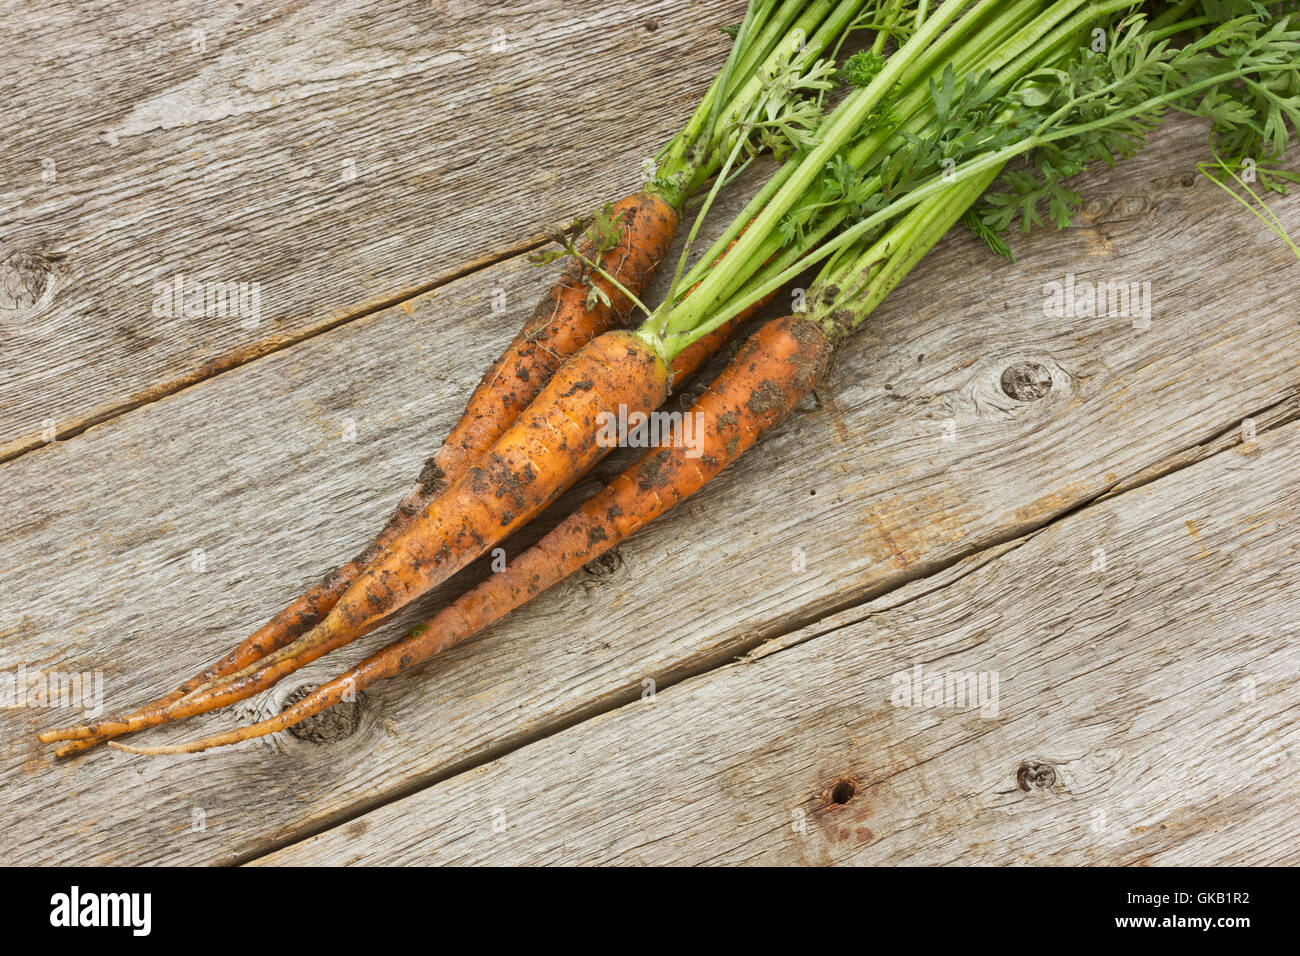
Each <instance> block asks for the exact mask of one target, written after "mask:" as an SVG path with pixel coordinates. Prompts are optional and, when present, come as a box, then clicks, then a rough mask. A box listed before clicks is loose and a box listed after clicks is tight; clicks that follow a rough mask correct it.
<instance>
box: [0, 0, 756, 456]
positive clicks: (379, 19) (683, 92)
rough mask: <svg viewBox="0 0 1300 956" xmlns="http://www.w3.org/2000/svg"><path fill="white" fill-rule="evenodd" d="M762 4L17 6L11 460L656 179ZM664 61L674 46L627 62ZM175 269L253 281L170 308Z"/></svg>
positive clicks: (2, 412) (4, 335) (9, 315)
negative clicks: (671, 144) (746, 19)
mask: <svg viewBox="0 0 1300 956" xmlns="http://www.w3.org/2000/svg"><path fill="white" fill-rule="evenodd" d="M151 8H152V9H151ZM743 8H744V4H743V2H742V0H709V2H708V3H703V4H702V3H693V4H683V3H677V2H672V0H646V2H642V3H637V4H632V5H628V4H582V5H575V4H569V3H560V2H556V0H512V2H510V3H504V2H488V0H451V2H450V3H448V2H437V3H427V2H423V0H405V2H399V3H391V2H389V3H377V2H373V0H366V2H357V0H348V2H330V3H301V2H292V3H288V2H268V3H257V2H249V3H247V4H241V5H238V6H232V5H223V6H222V7H221V8H219V9H218V8H215V7H213V6H212V5H211V4H207V3H194V2H189V3H186V4H183V5H174V4H170V3H167V4H163V3H153V4H146V5H144V6H141V5H140V4H135V5H133V6H132V7H131V8H130V9H129V12H127V11H123V10H120V9H118V8H117V7H115V6H113V5H99V6H94V7H86V6H85V5H84V4H83V5H75V6H71V7H68V8H66V9H58V10H54V11H49V10H48V9H47V8H46V7H42V10H41V13H40V14H39V15H33V16H31V17H29V18H16V22H14V23H13V24H11V26H13V27H14V28H15V29H13V30H6V31H5V32H4V34H3V35H0V59H2V60H3V61H4V63H5V64H6V67H7V68H6V70H5V74H4V76H3V77H0V104H3V105H0V116H2V117H3V120H4V127H5V130H6V141H7V143H8V144H9V147H10V148H6V149H5V151H4V153H3V154H0V459H3V458H5V457H9V456H12V455H14V454H17V453H19V452H21V451H24V450H27V449H30V448H33V447H36V446H37V445H38V444H39V443H40V441H41V437H40V436H41V435H42V433H43V430H44V429H46V428H50V427H53V428H57V429H58V433H59V434H60V435H62V436H67V435H70V434H73V433H75V432H76V431H78V430H80V429H82V428H84V427H85V426H86V425H88V424H90V423H94V422H97V421H102V420H104V419H106V418H108V417H110V416H112V415H114V414H118V413H120V412H121V411H122V410H124V409H127V408H131V407H135V406H137V405H139V404H141V403H143V402H147V401H151V400H153V399H156V398H158V397H159V396H161V395H164V394H169V393H171V392H174V391H175V390H176V389H178V388H180V387H183V386H184V385H187V384H190V383H193V382H195V381H198V380H201V379H203V378H205V377H207V376H209V375H212V374H213V373H215V372H218V371H220V370H223V369H226V368H230V367H232V366H235V365H238V364H240V363H242V362H245V361H247V360H249V359H250V358H252V357H254V356H257V355H260V354H264V353H266V352H267V351H269V350H272V349H275V348H279V347H282V346H283V345H285V344H286V343H288V342H292V341H295V340H298V339H300V338H302V337H304V336H307V335H311V334H314V333H315V332H318V331H320V330H322V329H324V328H328V327H330V326H331V325H334V324H337V323H339V322H342V321H346V320H347V319H349V318H352V317H355V316H358V315H361V314H364V313H366V312H367V311H372V310H374V309H376V308H378V307H379V306H381V305H383V304H390V303H392V302H395V301H397V300H398V299H400V298H405V297H409V296H411V295H413V294H415V293H416V292H418V291H420V290H422V289H428V288H431V287H433V286H434V285H437V284H440V283H443V282H446V281H447V280H448V279H449V278H451V277H454V276H456V275H460V274H463V273H464V272H465V271H466V269H467V268H469V267H471V266H472V265H473V264H475V263H480V264H481V263H482V262H484V261H491V260H494V259H497V258H500V257H501V256H503V255H505V254H509V253H510V252H512V251H513V252H517V251H518V250H519V249H520V248H523V247H526V246H528V245H529V244H536V242H537V241H538V237H539V236H540V234H541V232H542V230H543V229H544V228H545V227H546V226H547V225H549V224H552V223H555V222H560V221H568V220H569V219H571V218H572V217H573V216H575V215H578V214H582V213H585V212H587V211H589V210H590V209H592V208H593V207H594V206H595V205H596V204H597V203H598V202H603V201H605V200H608V199H613V198H617V197H618V196H621V195H624V194H625V193H627V192H629V191H631V190H633V189H635V188H636V186H637V184H638V183H639V182H640V180H641V177H642V170H641V164H642V162H643V161H644V160H645V159H646V157H648V156H649V155H651V154H652V153H653V152H654V151H655V150H656V149H657V148H658V147H659V146H660V145H661V144H662V142H663V141H665V140H666V139H667V138H668V137H670V136H671V135H672V134H673V133H674V132H675V131H676V130H677V129H678V128H680V126H681V125H682V123H684V122H685V120H686V118H687V117H688V116H689V115H690V112H691V110H692V109H693V107H694V104H695V103H696V102H697V101H698V99H699V97H700V95H702V93H703V91H704V90H705V89H706V88H707V86H708V83H709V81H710V79H711V78H712V76H713V75H714V74H715V73H716V71H717V69H718V67H719V66H720V65H721V62H722V60H723V58H724V57H725V50H726V44H727V40H726V38H725V37H724V36H722V35H721V34H720V33H719V32H718V29H717V28H718V27H719V26H720V25H722V24H726V23H730V22H733V21H734V20H735V19H737V18H738V16H739V12H740V11H742V10H743ZM11 19H15V18H11ZM196 30H198V31H202V38H201V41H200V38H199V37H198V36H197V34H195V33H194V32H193V31H196ZM52 38H53V39H52ZM647 62H655V63H671V64H672V69H670V70H665V69H629V64H637V63H647ZM47 163H52V164H53V165H52V166H47V165H46V164H47ZM51 177H52V179H51ZM177 276H180V277H182V281H183V282H184V281H195V282H223V283H225V282H233V283H246V284H247V285H246V286H245V291H246V293H247V298H246V300H245V301H244V304H243V308H242V309H240V310H238V311H237V312H236V311H234V310H232V312H231V314H229V315H224V314H222V315H205V316H204V317H201V318H185V317H184V316H182V315H180V314H172V315H159V314H156V313H155V310H154V307H155V304H157V305H158V311H159V312H165V305H166V303H165V302H159V301H158V300H159V296H160V292H159V290H158V289H156V288H155V286H157V285H158V284H159V283H161V284H162V286H161V287H160V288H165V287H166V284H167V283H168V282H172V281H174V280H175V277H177ZM252 283H257V284H258V285H257V290H258V295H257V301H256V302H254V301H253V299H252V295H251V293H252V288H253V287H252Z"/></svg>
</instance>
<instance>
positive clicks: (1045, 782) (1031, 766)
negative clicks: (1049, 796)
mask: <svg viewBox="0 0 1300 956" xmlns="http://www.w3.org/2000/svg"><path fill="white" fill-rule="evenodd" d="M1016 786H1018V787H1019V788H1020V789H1021V790H1023V791H1025V793H1028V792H1029V791H1030V790H1048V789H1051V788H1052V787H1054V786H1056V768H1055V767H1053V766H1052V765H1051V764H1050V763H1043V762H1042V761H1040V760H1025V761H1023V762H1022V763H1021V764H1020V766H1019V767H1017V768H1016Z"/></svg>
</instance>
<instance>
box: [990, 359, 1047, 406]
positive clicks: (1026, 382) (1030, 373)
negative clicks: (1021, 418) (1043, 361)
mask: <svg viewBox="0 0 1300 956" xmlns="http://www.w3.org/2000/svg"><path fill="white" fill-rule="evenodd" d="M1051 390H1052V373H1051V372H1049V371H1048V370H1047V367H1046V366H1043V365H1039V364H1038V363H1037V362H1017V363H1016V364H1015V365H1012V366H1011V367H1010V368H1008V369H1007V370H1006V371H1005V372H1003V373H1002V391H1003V392H1005V393H1006V394H1007V395H1009V396H1011V397H1012V398H1014V399H1015V400H1016V401H1018V402H1036V401H1038V400H1039V399H1040V398H1042V397H1043V396H1044V395H1046V394H1047V393H1048V392H1050V391H1051Z"/></svg>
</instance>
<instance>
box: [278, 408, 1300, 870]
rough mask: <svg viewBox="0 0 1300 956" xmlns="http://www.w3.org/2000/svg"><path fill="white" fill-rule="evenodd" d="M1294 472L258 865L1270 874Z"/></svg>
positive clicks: (652, 708)
mask: <svg viewBox="0 0 1300 956" xmlns="http://www.w3.org/2000/svg"><path fill="white" fill-rule="evenodd" d="M1297 471H1300V423H1294V422H1293V423H1291V424H1289V425H1287V426H1285V427H1284V428H1282V429H1279V430H1275V431H1269V432H1266V433H1265V434H1263V435H1260V436H1259V437H1258V438H1257V439H1256V440H1255V441H1252V442H1249V443H1247V444H1243V445H1239V446H1237V447H1235V448H1233V449H1231V450H1227V451H1223V452H1220V453H1219V454H1217V455H1215V456H1213V457H1211V458H1210V459H1208V460H1206V461H1203V462H1200V463H1198V464H1196V465H1193V466H1191V467H1188V468H1185V469H1182V470H1179V471H1177V472H1175V473H1173V474H1171V475H1168V476H1166V477H1164V478H1161V479H1159V480H1157V481H1155V482H1154V483H1151V484H1148V485H1146V486H1143V487H1141V488H1138V489H1135V490H1131V491H1129V492H1127V493H1125V494H1122V495H1119V496H1116V497H1114V498H1111V499H1108V500H1106V501H1104V502H1099V503H1097V504H1094V505H1092V506H1089V507H1087V508H1085V509H1083V510H1082V511H1079V512H1077V513H1076V514H1073V515H1071V516H1069V517H1068V518H1065V519H1063V520H1061V521H1058V522H1055V523H1053V524H1052V525H1050V526H1049V527H1047V528H1046V529H1044V530H1043V531H1041V532H1038V533H1035V534H1033V535H1030V536H1028V537H1026V538H1024V539H1022V540H1020V541H1018V542H1017V543H1016V545H1015V546H1014V547H1010V548H1006V549H1003V550H1002V552H1001V553H999V554H997V555H996V556H993V557H990V558H989V559H988V560H986V561H984V562H983V563H982V564H981V566H979V567H974V568H967V573H965V574H963V575H961V576H959V577H957V578H955V579H954V580H951V581H949V582H947V583H946V584H945V585H944V586H941V587H938V588H934V589H931V590H929V591H928V592H927V593H924V594H920V595H913V596H911V597H910V599H906V600H900V599H899V598H898V597H897V596H893V597H891V599H889V600H882V601H875V602H869V603H867V604H865V605H863V606H861V607H859V608H855V609H854V612H853V614H854V617H855V620H854V621H852V622H851V623H845V622H837V623H835V624H831V623H830V622H819V623H818V625H816V626H815V627H813V628H808V629H805V630H804V631H803V632H801V633H800V634H798V635H797V636H794V635H792V637H796V639H794V640H792V641H790V642H788V643H786V644H785V645H784V646H782V647H781V648H780V649H779V650H772V651H769V652H767V653H763V654H755V655H752V656H751V657H750V658H749V659H747V660H745V661H744V662H742V663H737V664H732V665H729V666H725V667H722V668H719V669H717V670H714V671H710V672H709V673H708V674H705V675H703V676H701V677H697V678H693V679H691V680H688V681H686V682H685V683H683V684H680V685H678V686H675V687H672V688H670V689H668V690H666V691H663V692H661V693H659V694H657V695H655V696H654V697H653V698H648V699H645V700H641V701H638V702H636V703H633V704H629V705H627V706H625V707H623V708H621V709H619V710H617V711H615V712H613V713H611V714H608V715H606V716H604V717H602V718H601V719H599V720H593V721H588V722H586V723H583V724H581V725H579V726H577V727H574V728H572V729H569V730H566V731H564V732H562V733H559V734H556V735H554V736H551V737H547V738H546V739H545V740H542V741H539V742H537V743H535V744H532V745H530V746H528V747H525V748H523V749H521V750H518V751H516V752H514V753H512V754H509V755H508V756H505V757H503V758H501V759H500V760H496V761H493V762H492V763H490V764H487V765H484V766H482V767H479V768H476V769H475V770H473V771H470V772H469V773H465V774H461V775H458V776H456V777H453V778H451V779H449V780H446V781H443V782H441V783H438V784H436V785H435V786H432V787H428V788H427V789H424V790H422V791H420V792H419V793H417V794H415V795H413V796H411V797H408V798H406V799H402V800H397V801H395V802H393V803H390V804H388V805H387V806H384V807H382V808H380V809H379V810H376V811H375V812H373V813H369V814H366V815H364V816H362V817H359V818H358V819H356V820H354V821H352V822H350V823H348V824H346V825H345V826H341V827H336V828H334V829H332V830H329V831H327V832H326V833H324V834H321V835H319V836H316V837H313V838H311V839H309V840H306V841H304V842H302V843H299V844H297V845H295V846H291V847H289V848H287V849H285V850H282V851H280V852H278V853H274V854H271V855H270V856H267V857H263V858H262V859H261V860H259V861H258V862H259V863H261V864H266V865H286V864H292V865H304V864H307V865H313V864H314V865H330V864H333V865H337V864H348V865H351V864H401V865H413V864H429V863H437V864H525V865H530V864H531V865H536V864H557V863H562V864H610V863H621V864H700V863H717V864H738V863H739V864H808V863H820V864H830V863H852V864H870V865H879V864H911V865H916V864H1023V863H1035V864H1071V865H1096V864H1105V865H1132V864H1147V863H1150V864H1153V865H1187V864H1209V865H1231V864H1236V865H1242V864H1250V865H1254V864H1292V865H1294V864H1295V863H1296V862H1297V860H1300V851H1298V850H1297V847H1300V817H1297V815H1296V812H1295V810H1296V802H1297V800H1298V799H1300V790H1298V789H1297V787H1296V779H1297V777H1296V771H1297V769H1298V768H1297V766H1296V753H1297V747H1298V746H1300V724H1298V723H1297V721H1296V714H1297V712H1298V711H1300V674H1298V673H1297V669H1296V652H1295V646H1296V639H1297V638H1298V637H1300V626H1298V625H1297V624H1295V622H1296V621H1297V620H1300V585H1297V583H1296V571H1297V569H1300V538H1297V536H1296V534H1295V526H1296V522H1297V519H1300V487H1298V486H1297V485H1296V482H1295V475H1296V473H1297ZM1099 553H1100V554H1101V558H1099V557H1098V554H1099ZM1279 622H1288V623H1287V624H1285V625H1282V626H1279ZM945 680H947V681H949V682H950V683H949V685H948V686H949V690H947V691H944V690H943V688H944V686H945V684H944V681H945ZM957 680H961V682H962V683H961V685H960V686H961V687H962V693H963V694H965V693H967V692H968V691H974V692H975V693H974V694H972V695H971V696H967V697H962V696H960V695H958V694H957V693H956V688H957V686H958V685H957V683H956V681H957ZM936 681H937V683H935V682H936ZM914 683H917V684H918V686H920V687H921V688H923V690H922V692H921V695H920V696H919V698H917V697H913V696H912V692H913V684H914Z"/></svg>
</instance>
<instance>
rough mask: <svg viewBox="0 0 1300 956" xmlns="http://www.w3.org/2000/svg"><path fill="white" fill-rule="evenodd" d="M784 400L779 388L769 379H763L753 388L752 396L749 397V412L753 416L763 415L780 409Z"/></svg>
mask: <svg viewBox="0 0 1300 956" xmlns="http://www.w3.org/2000/svg"><path fill="white" fill-rule="evenodd" d="M784 399H785V395H784V393H783V392H782V391H781V386H779V385H777V384H776V383H775V382H773V381H772V380H771V379H770V378H769V379H764V380H763V381H761V382H759V383H758V385H756V386H755V387H754V391H753V394H751V395H750V396H749V401H748V402H747V403H746V404H748V405H749V410H750V411H751V412H753V413H754V414H755V415H763V414H765V413H767V412H770V411H771V410H772V409H774V408H780V407H781V405H782V404H783V402H784Z"/></svg>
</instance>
